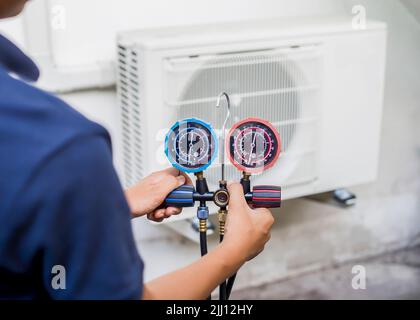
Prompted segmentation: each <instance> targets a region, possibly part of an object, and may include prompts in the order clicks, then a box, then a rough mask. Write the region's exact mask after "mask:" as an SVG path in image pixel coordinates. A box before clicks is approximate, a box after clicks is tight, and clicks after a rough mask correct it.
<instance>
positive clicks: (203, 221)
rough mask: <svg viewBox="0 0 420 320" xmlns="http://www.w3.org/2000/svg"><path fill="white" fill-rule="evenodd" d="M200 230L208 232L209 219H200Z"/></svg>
mask: <svg viewBox="0 0 420 320" xmlns="http://www.w3.org/2000/svg"><path fill="white" fill-rule="evenodd" d="M198 231H199V232H206V231H207V220H206V219H200V224H199V227H198Z"/></svg>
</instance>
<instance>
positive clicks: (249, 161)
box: [248, 133, 257, 164]
mask: <svg viewBox="0 0 420 320" xmlns="http://www.w3.org/2000/svg"><path fill="white" fill-rule="evenodd" d="M256 141H257V133H254V139H253V140H252V143H251V152H250V153H249V159H248V164H251V158H252V152H253V151H254V147H255V142H256Z"/></svg>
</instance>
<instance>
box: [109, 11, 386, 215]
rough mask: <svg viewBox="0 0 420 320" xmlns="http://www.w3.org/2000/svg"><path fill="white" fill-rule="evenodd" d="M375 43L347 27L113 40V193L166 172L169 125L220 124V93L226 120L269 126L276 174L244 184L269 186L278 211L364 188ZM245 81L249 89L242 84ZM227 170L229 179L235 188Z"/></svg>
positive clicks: (331, 23) (374, 103)
mask: <svg viewBox="0 0 420 320" xmlns="http://www.w3.org/2000/svg"><path fill="white" fill-rule="evenodd" d="M386 34H387V32H386V25H385V24H384V23H381V22H372V21H370V22H368V23H367V25H366V28H365V29H362V30H355V29H353V28H352V21H351V17H323V18H317V19H312V18H311V19H309V18H307V19H302V18H297V19H282V20H268V21H248V22H241V23H226V24H218V25H204V26H190V27H175V28H159V29H149V30H141V31H135V32H125V33H122V34H120V35H119V38H118V46H119V55H118V60H119V61H118V77H117V84H118V93H119V101H120V107H121V111H122V112H121V115H122V123H123V126H122V135H121V137H122V140H123V145H124V151H123V158H124V163H125V169H124V170H125V172H124V174H123V180H124V182H125V184H126V185H127V186H128V185H131V184H133V183H135V182H136V181H137V180H138V179H140V178H141V177H142V176H144V175H146V174H148V173H150V172H152V171H155V170H158V169H161V168H163V167H167V166H168V165H169V164H168V162H167V161H166V159H165V156H164V150H163V142H164V136H165V134H166V131H167V130H168V128H170V126H171V125H172V124H173V123H174V122H176V121H177V120H181V119H182V118H185V117H187V116H196V117H199V118H203V117H204V118H206V117H207V119H203V120H207V121H210V122H212V125H213V126H214V127H216V128H219V127H220V124H221V122H222V120H223V118H224V113H223V112H220V111H216V109H215V102H216V97H217V93H216V92H217V90H220V89H221V88H222V89H223V90H225V91H227V92H228V93H230V94H231V95H232V100H233V104H234V106H233V114H234V116H235V112H236V119H235V117H234V119H233V120H241V119H240V118H238V117H247V116H262V117H264V118H265V119H266V120H268V121H271V122H274V123H275V124H276V125H278V129H279V131H280V135H281V136H282V140H284V141H286V147H285V149H286V150H282V151H283V154H282V155H281V157H280V160H279V163H278V164H277V165H276V166H275V167H274V168H272V169H270V171H268V172H266V173H264V174H262V175H261V176H257V177H254V178H253V183H254V184H275V185H281V186H282V187H283V194H282V196H283V198H284V199H290V198H296V197H301V196H305V195H310V194H316V193H320V192H324V191H329V190H333V189H336V188H340V187H349V186H352V185H358V184H363V183H367V182H371V181H373V180H375V178H376V176H377V169H378V160H379V145H380V129H381V118H382V105H383V90H384V74H385V60H386ZM273 66H274V67H275V68H273ZM276 66H281V68H280V67H279V68H277V67H276ZM234 72H236V73H237V75H236V76H237V78H235V76H234V75H232V74H233V73H234ZM284 72H285V73H287V74H288V75H284V74H283V73H284ZM247 75H248V76H249V75H252V77H249V78H248V79H244V77H245V76H247ZM226 78H229V79H228V80H229V81H227V82H226V83H224V81H225V80H226ZM215 79H218V81H215ZM206 81H208V83H207V82H206ZM232 82H235V83H232ZM236 82H237V83H239V84H237V83H236ZM197 83H198V84H197ZM201 83H203V84H201ZM219 83H222V84H221V85H222V87H220V88H219V87H218V85H219ZM223 85H224V86H225V87H223ZM228 87H231V88H228ZM232 88H240V90H239V89H238V92H232V90H233V91H234V89H232ZM247 88H248V89H249V90H250V91H249V92H246V91H244V90H246V89H247ZM229 89H231V90H229ZM241 90H242V91H241ZM252 101H254V102H259V103H256V104H252ZM254 106H255V107H254ZM296 108H298V109H296ZM213 109H214V110H213ZM231 124H232V123H231ZM213 167H214V168H213V169H210V170H208V173H207V174H208V176H209V180H210V182H212V183H213V184H214V183H215V182H216V181H217V177H218V166H217V164H215V165H213ZM229 170H230V171H229V172H230V175H228V176H229V177H230V178H235V179H236V178H237V177H239V173H237V175H235V173H234V170H233V168H230V169H229ZM192 214H193V213H192V211H191V215H192ZM184 217H185V215H184Z"/></svg>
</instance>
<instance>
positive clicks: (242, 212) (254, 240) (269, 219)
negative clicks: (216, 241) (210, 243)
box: [223, 183, 274, 261]
mask: <svg viewBox="0 0 420 320" xmlns="http://www.w3.org/2000/svg"><path fill="white" fill-rule="evenodd" d="M228 190H229V194H230V199H229V213H228V215H227V218H226V226H225V236H224V240H223V243H225V244H226V245H228V246H229V247H230V248H231V250H232V251H233V252H237V253H239V254H241V255H242V258H243V259H244V261H246V260H250V259H252V258H254V257H256V256H257V255H258V254H259V253H260V252H262V251H263V250H264V246H265V244H266V243H267V241H268V240H269V239H270V230H271V227H272V225H273V223H274V218H273V215H272V214H271V212H270V211H269V210H268V209H264V208H261V209H251V208H250V207H249V205H248V203H247V202H246V201H245V197H244V192H243V189H242V186H241V185H240V184H239V183H230V184H229V185H228Z"/></svg>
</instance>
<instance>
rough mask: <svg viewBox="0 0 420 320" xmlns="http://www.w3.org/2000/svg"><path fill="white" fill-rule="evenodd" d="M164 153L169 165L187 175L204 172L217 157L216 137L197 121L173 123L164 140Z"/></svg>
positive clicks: (209, 129) (202, 123)
mask: <svg viewBox="0 0 420 320" xmlns="http://www.w3.org/2000/svg"><path fill="white" fill-rule="evenodd" d="M165 153H166V156H167V158H168V160H169V161H170V162H171V164H172V165H173V166H174V167H175V168H177V169H179V170H181V171H183V172H187V173H194V172H200V171H204V170H205V169H206V168H207V167H208V166H210V165H211V163H212V162H213V161H214V159H215V158H216V156H217V136H216V133H215V132H214V130H213V128H212V127H211V126H210V125H209V124H207V123H206V122H204V121H201V120H199V119H194V118H190V119H185V120H182V121H179V122H177V123H175V124H174V125H173V126H172V128H171V129H170V130H169V132H168V134H167V135H166V139H165Z"/></svg>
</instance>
